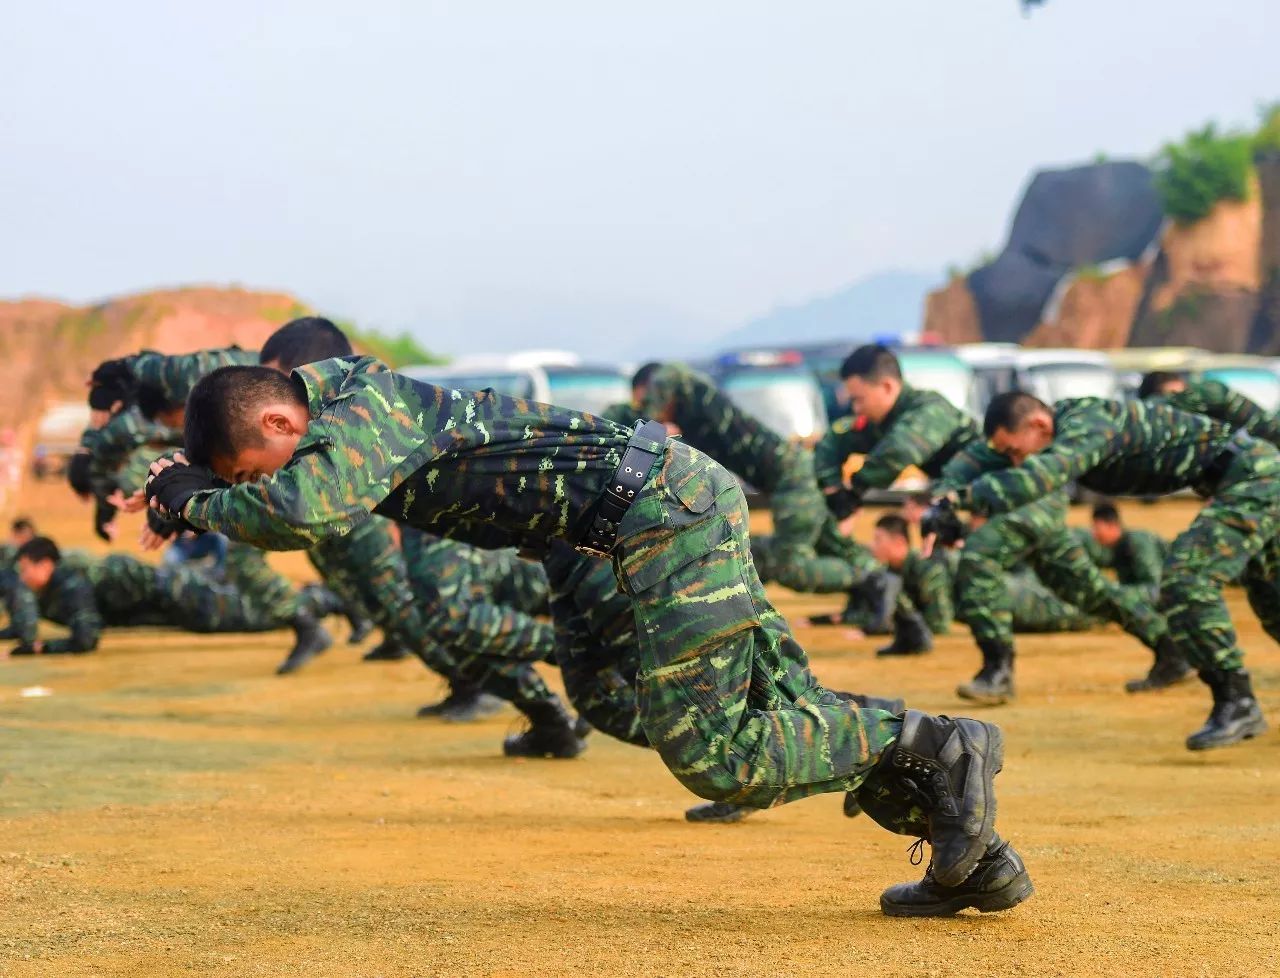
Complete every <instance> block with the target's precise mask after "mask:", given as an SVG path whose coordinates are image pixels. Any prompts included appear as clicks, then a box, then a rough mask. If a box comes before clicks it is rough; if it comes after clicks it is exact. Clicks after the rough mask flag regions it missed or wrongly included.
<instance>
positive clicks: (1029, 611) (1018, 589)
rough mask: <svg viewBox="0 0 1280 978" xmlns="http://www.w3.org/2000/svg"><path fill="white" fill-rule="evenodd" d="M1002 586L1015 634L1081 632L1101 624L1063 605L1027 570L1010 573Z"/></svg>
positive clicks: (1067, 605)
mask: <svg viewBox="0 0 1280 978" xmlns="http://www.w3.org/2000/svg"><path fill="white" fill-rule="evenodd" d="M1006 585H1007V587H1008V589H1009V606H1010V610H1011V611H1012V613H1013V630H1014V632H1016V633H1046V632H1085V631H1088V630H1089V629H1091V628H1096V627H1097V626H1099V625H1101V624H1103V622H1102V621H1101V619H1098V618H1094V617H1093V616H1092V615H1088V614H1085V613H1084V612H1083V611H1081V610H1080V609H1079V608H1077V607H1075V606H1074V605H1070V604H1067V602H1065V601H1063V600H1062V599H1061V598H1059V597H1058V596H1057V595H1056V594H1054V593H1053V592H1052V591H1050V590H1049V589H1048V588H1047V587H1045V586H1044V585H1043V584H1041V583H1040V579H1039V578H1037V577H1036V576H1035V575H1034V574H1032V573H1031V572H1030V571H1026V572H1021V573H1013V574H1010V575H1009V576H1008V579H1007V582H1006Z"/></svg>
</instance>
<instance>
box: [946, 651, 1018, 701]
mask: <svg viewBox="0 0 1280 978" xmlns="http://www.w3.org/2000/svg"><path fill="white" fill-rule="evenodd" d="M978 648H979V649H981V650H982V668H981V669H979V670H978V674H977V675H976V676H974V677H973V678H972V679H971V680H969V681H968V682H967V683H961V684H960V685H959V686H957V687H956V695H957V696H959V697H960V698H961V699H965V700H973V701H974V702H975V703H982V704H984V705H986V706H999V705H1000V704H1001V703H1008V702H1009V701H1010V700H1011V699H1013V698H1014V695H1015V694H1014V690H1013V646H1012V645H1007V644H1005V643H1004V642H996V641H992V640H989V639H985V640H983V641H981V642H979V643H978Z"/></svg>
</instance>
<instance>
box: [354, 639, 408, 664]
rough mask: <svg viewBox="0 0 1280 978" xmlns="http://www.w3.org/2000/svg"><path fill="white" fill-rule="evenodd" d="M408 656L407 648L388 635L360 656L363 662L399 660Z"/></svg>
mask: <svg viewBox="0 0 1280 978" xmlns="http://www.w3.org/2000/svg"><path fill="white" fill-rule="evenodd" d="M408 657H409V650H408V649H406V648H405V647H404V646H403V645H401V644H400V643H399V642H398V641H396V640H395V639H394V638H392V637H391V636H390V635H387V636H385V637H384V638H383V639H382V641H381V642H379V643H378V644H377V645H375V646H374V647H373V648H371V649H370V650H369V651H368V652H366V653H365V654H364V655H363V656H362V657H361V658H362V659H363V661H365V662H399V661H400V660H401V659H407V658H408Z"/></svg>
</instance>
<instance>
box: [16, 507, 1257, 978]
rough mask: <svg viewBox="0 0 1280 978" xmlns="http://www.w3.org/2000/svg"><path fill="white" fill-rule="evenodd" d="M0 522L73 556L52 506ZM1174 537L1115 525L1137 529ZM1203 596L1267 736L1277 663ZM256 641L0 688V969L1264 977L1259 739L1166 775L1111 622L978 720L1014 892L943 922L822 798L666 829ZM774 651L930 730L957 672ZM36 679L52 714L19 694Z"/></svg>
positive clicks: (38, 670) (228, 641) (487, 739)
mask: <svg viewBox="0 0 1280 978" xmlns="http://www.w3.org/2000/svg"><path fill="white" fill-rule="evenodd" d="M25 505H26V507H27V509H28V510H29V511H31V512H32V514H33V515H34V516H35V517H36V518H37V519H38V520H39V521H40V522H41V524H42V525H43V526H44V527H45V528H47V529H48V530H50V531H52V532H54V534H55V535H56V536H57V537H58V538H59V539H60V540H61V541H62V542H64V543H67V544H81V545H86V546H88V545H89V541H90V536H89V532H88V522H89V514H88V510H87V509H84V508H81V507H80V506H79V505H78V504H76V503H75V502H74V501H72V500H71V499H69V494H68V493H65V492H64V491H63V489H62V487H61V486H57V487H51V488H43V489H37V490H32V491H29V493H28V495H27V498H26V500H25ZM1193 511H1194V509H1193V506H1192V505H1191V504H1184V503H1169V504H1161V505H1158V506H1153V507H1142V506H1132V507H1129V509H1128V512H1129V514H1130V515H1131V517H1132V522H1133V523H1135V524H1136V525H1142V526H1146V527H1149V528H1153V529H1159V530H1162V531H1164V532H1166V533H1169V534H1172V533H1173V532H1175V531H1176V530H1178V529H1180V528H1181V527H1182V526H1184V525H1185V524H1186V523H1187V522H1188V521H1189V520H1190V518H1191V515H1192V513H1193ZM1084 515H1085V514H1084V513H1083V512H1082V511H1081V512H1077V513H1076V514H1074V518H1075V519H1083V518H1084ZM867 522H868V523H869V520H868V521H867ZM125 532H126V534H127V535H129V536H132V535H133V533H134V526H133V525H132V524H130V525H129V526H128V527H127V528H126V531H125ZM273 559H274V558H273ZM280 566H281V567H282V568H285V569H286V570H287V571H288V572H289V573H292V574H296V575H297V576H299V577H300V578H301V577H305V576H306V575H307V568H306V566H305V563H304V562H303V561H302V560H301V559H300V558H298V557H297V556H296V555H288V556H285V557H283V558H281V564H280ZM777 597H778V599H779V602H780V604H781V606H782V608H783V609H784V610H785V611H787V612H796V613H800V612H807V611H811V610H816V609H825V608H827V607H828V606H829V605H831V604H832V602H830V601H818V600H814V599H812V598H798V597H795V596H793V595H789V594H786V593H785V592H779V593H778V595H777ZM1231 600H1232V605H1233V608H1234V609H1235V611H1236V612H1237V613H1238V620H1239V621H1240V623H1241V625H1242V635H1243V638H1244V641H1245V644H1246V646H1247V648H1248V650H1249V653H1250V660H1249V664H1250V667H1251V668H1252V670H1253V672H1254V675H1255V677H1256V684H1257V687H1258V689H1259V691H1260V696H1261V698H1262V701H1263V706H1264V709H1266V710H1267V712H1268V713H1269V715H1270V716H1271V717H1272V719H1273V721H1276V722H1280V653H1278V650H1277V649H1276V647H1275V646H1274V644H1273V643H1272V642H1271V641H1270V640H1269V639H1268V638H1267V637H1266V636H1265V635H1264V634H1263V633H1262V632H1261V631H1260V630H1259V628H1258V627H1257V623H1256V621H1255V620H1254V619H1253V617H1252V616H1251V615H1250V613H1249V612H1248V610H1247V607H1246V605H1245V603H1244V600H1243V596H1242V595H1241V594H1240V593H1239V592H1235V593H1233V595H1232V599H1231ZM343 629H344V626H343V625H342V623H340V622H337V621H335V622H334V623H333V630H334V631H335V634H344V631H343ZM288 639H289V636H288V635H286V634H283V633H275V634H268V635H260V636H250V637H246V638H242V637H237V636H207V637H206V636H190V635H183V634H177V633H168V632H156V631H150V632H147V631H136V632H135V631H121V632H115V633H111V634H110V635H109V636H108V638H107V640H106V641H104V643H103V646H102V647H101V648H100V650H99V651H98V652H97V653H96V654H94V655H91V656H84V657H70V658H65V659H53V658H50V659H46V660H39V659H35V660H33V659H21V660H9V661H7V662H0V776H2V781H0V834H2V838H0V900H3V904H4V906H5V911H6V912H5V913H4V914H3V916H2V918H0V975H4V976H10V975H12V976H89V975H146V976H154V978H162V976H170V975H202V976H222V975H231V976H257V975H267V976H284V975H290V976H292V975H296V976H306V978H319V976H343V978H347V976H352V978H373V976H388V978H391V976H427V975H441V976H461V975H485V976H499V975H512V976H516V975H519V976H523V975H572V976H597V975H600V976H613V975H618V976H622V975H636V976H647V978H654V976H682V975H751V976H774V975H792V976H805V975H838V974H843V975H854V974H863V975H875V976H877V978H878V976H886V978H892V976H913V978H914V976H919V978H925V976H947V978H952V976H967V975H981V976H992V978H1003V976H1010V975H1032V976H1042V975H1064V976H1066V975H1070V976H1076V975H1109V976H1115V978H1121V976H1147V975H1150V976H1183V975H1186V976H1202V975H1203V976H1229V975H1249V976H1266V975H1275V974H1278V973H1280V947H1278V946H1280V896H1277V883H1278V882H1280V733H1277V732H1272V733H1269V734H1268V735H1267V736H1265V737H1263V738H1260V739H1259V740H1256V741H1253V742H1251V743H1249V744H1247V745H1244V746H1241V747H1237V748H1234V749H1230V750H1226V751H1219V752H1211V753H1207V754H1204V755H1192V754H1190V753H1188V752H1187V751H1186V750H1185V749H1184V748H1183V746H1182V740H1183V737H1184V736H1185V735H1186V733H1188V732H1189V731H1190V730H1192V729H1193V728H1194V727H1196V726H1198V725H1199V723H1200V721H1201V720H1202V719H1203V717H1204V714H1205V713H1206V711H1207V702H1208V698H1207V696H1206V694H1205V693H1204V691H1203V690H1202V689H1201V688H1199V687H1198V685H1196V684H1187V685H1184V686H1182V687H1180V688H1178V689H1175V690H1173V691H1169V692H1167V693H1164V694H1157V695H1148V696H1145V697H1138V698H1135V697H1130V696H1127V695H1125V694H1124V693H1123V692H1122V691H1121V689H1120V686H1121V683H1122V681H1123V680H1124V679H1125V678H1127V677H1130V676H1132V675H1136V674H1138V673H1139V672H1141V671H1142V670H1144V669H1145V668H1146V666H1147V661H1148V659H1147V653H1146V652H1145V650H1144V649H1142V648H1141V647H1140V646H1139V645H1138V644H1137V643H1136V642H1135V641H1133V640H1131V639H1129V638H1128V637H1127V636H1125V635H1123V634H1122V633H1120V632H1119V631H1117V630H1115V629H1109V630H1106V631H1100V632H1096V633H1085V634H1073V635H1061V636H1045V637H1028V638H1025V639H1023V640H1022V642H1021V643H1020V658H1019V667H1020V694H1021V695H1020V699H1019V700H1018V702H1017V703H1016V704H1013V705H1010V706H1007V707H1003V708H998V709H993V710H987V711H984V714H983V715H984V716H987V717H989V718H992V719H996V720H998V722H1000V723H1001V724H1002V725H1003V727H1004V730H1005V734H1006V738H1007V743H1008V750H1007V761H1006V767H1005V771H1004V773H1003V774H1002V775H1001V777H1000V780H999V782H998V784H999V789H1000V806H1001V809H1000V820H999V827H1000V830H1001V831H1002V832H1003V833H1004V834H1006V835H1008V836H1009V837H1011V838H1012V839H1014V840H1015V841H1016V843H1017V845H1018V847H1019V848H1020V850H1021V851H1022V853H1023V854H1024V856H1025V858H1026V861H1027V864H1028V866H1029V868H1030V870H1031V872H1032V874H1033V875H1034V877H1035V882H1036V886H1037V893H1036V896H1035V897H1034V899H1032V900H1031V901H1029V902H1028V903H1026V904H1024V905H1023V906H1021V907H1019V908H1017V909H1016V910H1014V911H1012V912H1010V913H1007V914H1002V915H991V916H979V915H965V916H962V917H959V918H956V919H954V920H943V921H912V920H893V919H887V918H885V917H883V916H881V914H880V912H879V909H878V896H879V893H880V890H881V889H882V888H883V887H885V886H886V885H888V884H891V883H895V882H898V881H900V880H905V879H910V878H913V877H914V876H916V875H918V873H919V870H918V869H917V868H914V867H912V866H910V865H909V863H908V861H907V855H906V851H905V850H906V848H907V844H908V841H909V840H906V839H903V838H900V837H896V836H891V835H889V834H887V833H885V832H883V831H881V830H879V829H878V828H876V827H875V826H874V825H872V824H871V823H870V822H869V821H867V820H866V819H859V820H853V821H851V820H847V819H845V818H844V817H843V816H842V815H841V812H840V798H839V796H830V797H820V798H817V799H811V800H809V801H806V802H802V803H799V804H795V805H792V806H788V807H785V808H782V809H778V810H776V811H771V812H767V813H764V814H761V815H758V816H756V817H754V818H752V819H749V820H747V821H745V822H742V823H740V824H737V825H729V826H694V825H689V824H687V823H686V822H685V821H684V820H683V817H682V813H683V809H684V808H685V807H686V805H688V804H689V803H691V802H692V801H693V799H692V798H691V797H690V796H689V795H688V794H687V793H686V792H685V791H684V790H683V789H682V788H681V787H680V786H679V785H678V784H677V783H676V782H675V781H674V780H673V779H672V778H671V777H670V775H668V774H667V773H666V771H665V770H664V769H663V767H662V765H661V764H660V763H659V762H658V759H657V758H656V757H655V756H653V755H651V754H649V753H647V752H644V751H640V750H637V749H635V748H631V747H627V746H624V745H621V744H618V743H615V742H611V741H609V740H607V739H605V738H603V737H601V736H600V735H598V734H597V735H593V737H592V738H591V746H590V749H589V750H588V751H587V752H586V753H585V754H584V755H583V756H582V757H581V758H579V759H577V760H574V761H559V762H555V761H539V762H515V761H510V760H506V759H504V758H503V757H502V756H501V751H500V747H499V742H500V739H501V737H502V736H503V735H504V734H505V733H506V732H508V730H509V729H512V728H514V726H515V722H516V721H515V716H514V714H512V713H510V712H507V713H505V714H502V715H500V716H499V717H497V718H494V719H491V720H488V721H485V722H482V723H478V724H474V725H469V726H456V725H449V724H446V723H442V722H432V721H422V720H417V719H415V718H414V716H413V713H414V709H415V708H416V707H417V706H418V705H419V704H421V703H423V702H426V701H428V700H431V699H434V698H436V696H437V695H438V694H439V686H438V684H437V682H436V681H434V680H433V679H431V678H429V677H428V675H427V674H426V673H425V672H424V670H423V669H422V668H421V667H420V666H419V665H418V664H417V663H416V662H412V661H410V662H401V663H394V664H389V665H371V664H364V663H361V662H360V661H359V650H357V649H353V648H350V647H348V646H346V645H344V644H341V643H339V644H337V645H336V646H335V648H334V649H333V650H332V651H331V652H330V653H329V654H327V655H326V656H324V657H323V658H321V659H320V660H317V661H316V662H315V663H313V665H312V666H311V667H309V668H308V669H306V670H305V671H304V672H302V673H300V674H298V675H296V676H292V677H288V678H276V677H275V676H274V675H272V669H273V667H274V665H275V664H276V662H277V660H278V658H279V657H280V656H281V655H282V653H283V651H284V650H285V647H286V645H287V643H288ZM804 641H805V642H806V643H807V644H808V645H809V647H810V650H811V653H812V657H813V661H814V666H815V668H816V670H817V672H818V674H819V675H820V676H822V677H824V678H825V679H826V681H827V682H829V683H830V684H831V685H834V686H837V687H841V688H854V689H860V690H865V691H868V692H879V693H885V694H889V693H894V694H900V695H904V696H906V697H907V699H908V702H909V703H911V704H912V705H915V706H918V707H921V708H924V709H928V710H934V711H939V712H955V711H959V710H960V707H959V703H958V701H957V700H956V699H955V698H954V696H953V693H952V690H953V688H954V686H955V684H956V682H957V681H958V680H960V679H962V678H965V677H967V676H968V675H970V674H971V673H972V672H973V670H974V668H975V658H976V656H975V652H974V651H973V649H972V646H971V644H970V642H969V640H968V638H967V635H964V634H961V635H958V636H953V637H950V638H947V639H944V640H942V641H940V642H939V644H938V648H937V650H936V651H935V652H934V653H933V654H932V655H930V656H928V657H924V658H920V659H908V660H898V661H893V660H890V661H877V660H876V659H875V658H874V656H873V654H872V649H873V648H874V646H875V644H876V642H875V640H866V641H862V642H856V643H850V642H848V641H847V640H845V639H844V638H843V637H842V636H841V635H840V634H838V633H837V632H835V631H833V630H824V631H821V632H819V631H808V632H806V633H804ZM37 685H39V686H45V687H48V688H49V689H50V690H52V695H50V696H48V697H45V698H24V697H22V696H21V695H20V692H21V690H22V689H24V688H27V687H32V686H37Z"/></svg>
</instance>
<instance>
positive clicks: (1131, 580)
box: [1076, 503, 1169, 600]
mask: <svg viewBox="0 0 1280 978" xmlns="http://www.w3.org/2000/svg"><path fill="white" fill-rule="evenodd" d="M1076 535H1077V536H1078V537H1079V539H1080V542H1081V543H1082V544H1083V545H1084V548H1085V550H1086V551H1088V554H1089V559H1090V560H1092V561H1093V562H1094V563H1095V564H1097V565H1098V566H1099V567H1101V568H1103V569H1104V570H1111V571H1115V575H1116V580H1117V581H1119V582H1120V584H1121V586H1122V587H1133V588H1140V589H1141V590H1142V591H1143V592H1144V593H1145V594H1147V595H1148V596H1149V597H1151V599H1152V600H1154V599H1155V598H1156V596H1157V595H1158V594H1159V593H1160V574H1161V573H1162V571H1163V569H1164V563H1165V560H1166V559H1168V556H1169V542H1168V541H1167V540H1165V539H1164V537H1161V536H1159V535H1157V534H1155V533H1151V532H1150V531H1148V530H1130V529H1128V528H1127V527H1126V526H1125V525H1124V521H1123V520H1121V518H1120V511H1119V510H1118V509H1116V507H1115V504H1114V503H1098V504H1097V505H1096V506H1094V507H1093V518H1092V522H1091V524H1090V527H1089V529H1087V530H1084V529H1081V530H1077V531H1076Z"/></svg>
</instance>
